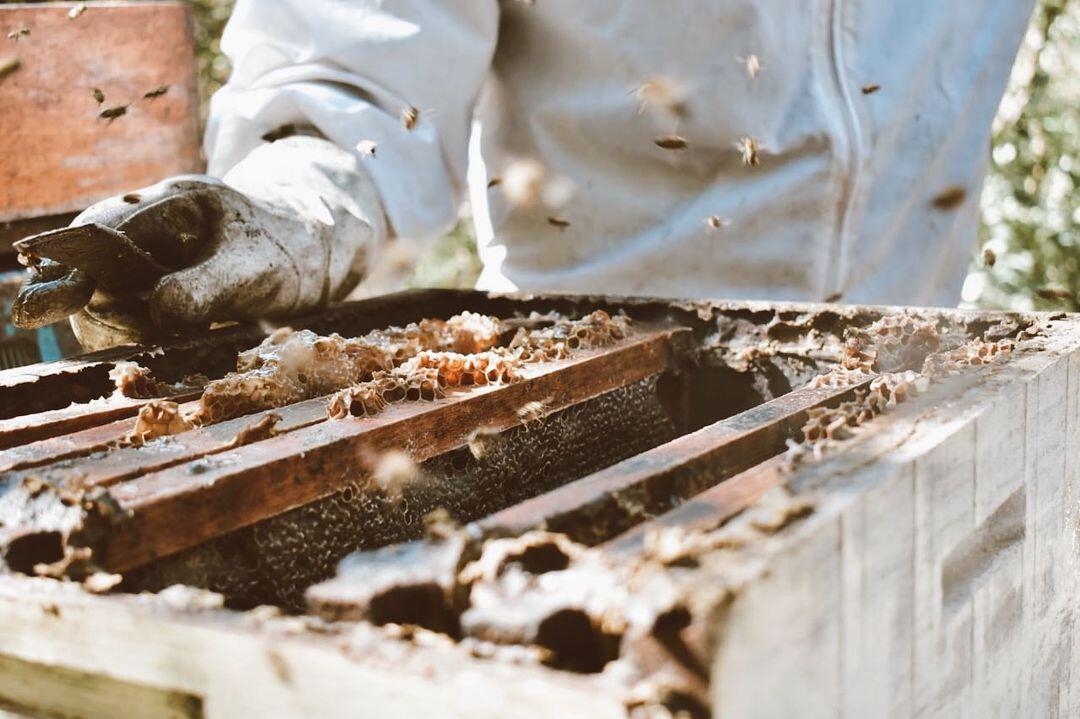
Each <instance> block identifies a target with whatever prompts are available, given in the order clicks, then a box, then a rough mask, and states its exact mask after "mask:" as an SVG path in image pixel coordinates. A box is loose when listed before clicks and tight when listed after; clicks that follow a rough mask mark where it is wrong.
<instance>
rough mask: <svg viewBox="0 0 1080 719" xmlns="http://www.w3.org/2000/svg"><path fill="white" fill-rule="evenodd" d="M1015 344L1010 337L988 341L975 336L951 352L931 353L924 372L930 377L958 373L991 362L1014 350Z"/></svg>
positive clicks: (924, 364)
mask: <svg viewBox="0 0 1080 719" xmlns="http://www.w3.org/2000/svg"><path fill="white" fill-rule="evenodd" d="M1014 346H1015V345H1014V343H1013V341H1012V340H1010V339H1000V340H997V341H996V342H987V341H986V340H984V339H981V338H975V339H973V340H971V341H970V342H967V343H966V344H964V345H962V346H960V347H957V348H956V349H954V350H951V351H949V352H940V353H937V354H932V355H930V356H929V357H927V358H926V361H925V362H924V363H923V368H922V372H923V374H924V375H927V376H928V377H937V376H945V375H950V374H956V373H957V372H959V371H961V370H963V369H965V368H967V367H979V366H982V365H985V364H989V363H990V362H993V361H994V360H996V359H998V358H999V357H1003V356H1004V355H1007V354H1009V353H1010V352H1012V351H1013V348H1014Z"/></svg>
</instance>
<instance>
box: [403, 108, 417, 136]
mask: <svg viewBox="0 0 1080 719" xmlns="http://www.w3.org/2000/svg"><path fill="white" fill-rule="evenodd" d="M419 121H420V110H418V109H416V108H415V107H413V106H412V105H410V106H409V107H406V108H405V109H404V110H402V111H401V124H402V125H404V126H405V129H406V130H411V129H413V128H414V127H416V123H417V122H419Z"/></svg>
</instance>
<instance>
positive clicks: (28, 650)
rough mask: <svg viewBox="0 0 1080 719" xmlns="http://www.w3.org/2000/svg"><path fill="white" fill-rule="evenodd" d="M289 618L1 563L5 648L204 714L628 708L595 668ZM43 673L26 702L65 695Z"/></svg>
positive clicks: (614, 712)
mask: <svg viewBox="0 0 1080 719" xmlns="http://www.w3.org/2000/svg"><path fill="white" fill-rule="evenodd" d="M298 623H299V624H300V625H301V626H302V625H303V622H302V621H301V620H298V618H295V617H290V618H283V619H281V620H255V618H254V617H250V616H246V615H244V614H242V613H239V612H231V611H227V610H207V609H202V610H200V609H197V608H195V607H192V608H185V606H183V605H182V604H178V605H174V604H171V603H169V602H167V601H165V600H164V599H160V600H155V599H153V598H149V597H140V598H134V597H117V596H114V597H95V596H91V595H88V594H86V593H84V592H81V591H78V587H77V585H71V584H68V585H66V586H65V585H61V584H60V583H58V582H48V581H44V580H34V579H28V578H16V577H0V654H2V655H5V656H9V657H14V658H18V659H20V660H22V661H26V662H34V663H36V664H44V665H49V666H53V667H63V668H70V669H75V670H77V671H79V672H83V673H86V674H91V675H96V676H99V677H102V678H108V679H112V680H116V681H120V682H126V683H128V684H132V685H140V686H144V687H152V688H157V689H159V690H168V691H172V692H178V693H183V694H187V695H191V696H195V697H199V698H201V699H202V705H203V711H204V713H205V716H206V717H207V719H223V718H224V717H249V716H250V717H256V716H258V717H283V718H285V717H297V718H299V717H320V719H322V718H325V719H355V717H357V716H367V715H372V716H387V717H414V716H424V715H432V716H445V717H470V719H524V718H525V717H529V718H530V719H563V718H566V719H619V718H621V717H625V716H626V710H625V708H624V705H623V702H622V700H621V698H620V697H618V696H617V695H616V694H615V692H612V691H609V690H606V689H605V688H604V685H603V684H602V683H600V682H599V681H597V680H596V679H595V678H593V677H586V676H581V675H574V674H571V673H568V672H556V671H553V670H548V669H545V668H543V667H537V666H529V665H516V664H510V663H506V662H495V661H488V660H477V659H473V658H472V657H470V656H469V655H468V653H467V652H466V651H463V650H460V649H459V648H457V647H454V646H452V645H450V644H449V643H446V644H443V643H438V642H435V643H426V644H424V645H423V646H422V645H421V643H419V642H418V643H415V644H414V643H411V642H394V641H388V640H387V638H386V637H385V635H383V634H382V633H381V632H380V631H379V630H378V629H374V628H372V627H367V626H362V625H361V626H356V625H350V624H341V625H338V626H336V627H330V626H325V627H324V628H323V630H322V631H320V632H316V631H305V630H303V629H299V630H298V628H297V625H298ZM42 684H43V685H44V686H43V691H42V692H41V693H39V695H38V696H37V703H36V704H35V706H34V708H35V709H39V710H40V709H43V708H44V707H48V706H49V702H50V701H57V700H59V699H60V698H67V697H70V695H69V694H67V693H66V692H65V687H64V685H63V684H62V683H57V682H55V681H51V677H43V678H42ZM109 686H110V685H109V684H108V683H105V684H103V688H106V689H107V688H109ZM116 698H118V697H117V696H116V694H115V693H111V695H110V696H98V697H97V700H98V701H101V702H105V701H109V700H110V699H116ZM74 716H80V715H79V714H75V715H74ZM90 716H93V715H90ZM98 716H101V715H98ZM116 716H142V714H140V713H139V712H137V711H135V708H134V707H129V709H128V711H126V712H119V713H116V714H111V715H108V719H112V718H113V717H116ZM101 719H106V718H105V717H101Z"/></svg>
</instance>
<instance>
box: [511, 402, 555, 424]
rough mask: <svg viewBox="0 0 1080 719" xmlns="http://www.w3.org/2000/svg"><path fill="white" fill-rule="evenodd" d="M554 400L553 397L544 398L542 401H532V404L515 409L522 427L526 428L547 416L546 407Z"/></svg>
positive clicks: (527, 403) (528, 403)
mask: <svg viewBox="0 0 1080 719" xmlns="http://www.w3.org/2000/svg"><path fill="white" fill-rule="evenodd" d="M554 399H555V397H554V396H551V397H545V398H544V399H538V400H533V401H532V402H526V403H525V404H523V405H521V406H520V407H518V409H517V416H518V419H520V420H521V423H522V425H523V426H524V427H526V428H527V427H528V426H529V425H530V424H533V423H534V422H539V421H541V420H542V419H544V417H546V416H547V415H548V413H549V412H550V410H549V409H548V407H549V406H550V405H551V402H552V401H553V400H554Z"/></svg>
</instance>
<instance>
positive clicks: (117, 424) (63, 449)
mask: <svg viewBox="0 0 1080 719" xmlns="http://www.w3.org/2000/svg"><path fill="white" fill-rule="evenodd" d="M195 406H196V402H194V401H192V402H185V403H184V404H182V405H181V407H180V409H181V411H188V410H192V409H194V408H195ZM134 428H135V418H134V417H127V418H124V419H118V420H114V421H112V422H107V423H105V424H100V425H97V426H94V427H87V428H86V429H83V430H79V431H77V432H72V433H70V434H64V435H59V436H56V437H49V438H48V439H41V440H37V441H36V442H30V443H29V444H23V445H20V446H18V447H11V448H10V449H5V450H3V451H2V452H0V472H11V471H13V470H16V469H26V468H28V467H40V466H41V465H45V464H50V463H52V462H59V461H60V460H65V459H72V458H75V457H83V456H86V455H88V454H90V453H92V452H98V451H101V450H103V449H106V448H108V447H109V446H112V445H113V444H114V443H115V442H116V440H117V439H118V438H121V437H125V436H127V435H128V434H129V433H130V432H131V430H133V429H134Z"/></svg>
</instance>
